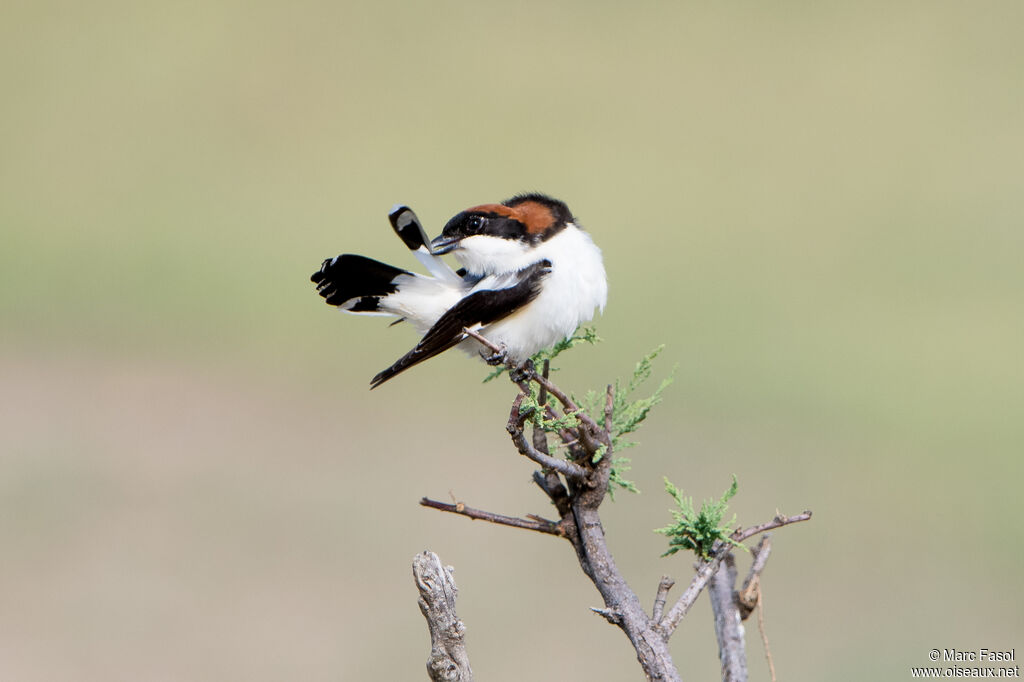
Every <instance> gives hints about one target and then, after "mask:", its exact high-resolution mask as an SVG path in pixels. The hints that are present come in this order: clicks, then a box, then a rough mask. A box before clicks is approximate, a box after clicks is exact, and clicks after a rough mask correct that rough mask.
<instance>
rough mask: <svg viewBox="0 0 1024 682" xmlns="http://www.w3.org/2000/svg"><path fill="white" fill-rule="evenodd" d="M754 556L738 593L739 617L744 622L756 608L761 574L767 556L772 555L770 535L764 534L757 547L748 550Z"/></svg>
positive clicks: (766, 561)
mask: <svg viewBox="0 0 1024 682" xmlns="http://www.w3.org/2000/svg"><path fill="white" fill-rule="evenodd" d="M750 553H751V554H753V555H754V561H753V562H752V563H751V565H750V571H749V572H748V573H747V577H746V579H744V581H743V587H742V588H740V591H739V600H740V615H741V616H742V617H743V620H746V619H747V618H748V617H749V616H750V614H751V613H752V612H753V610H754V607H755V606H757V601H758V595H759V594H760V584H761V572H762V571H764V567H765V565H766V564H767V563H768V556H769V555H770V554H771V553H772V534H771V533H765V534H764V535H762V536H761V541H760V542H759V543H757V547H755V548H753V549H752V550H750Z"/></svg>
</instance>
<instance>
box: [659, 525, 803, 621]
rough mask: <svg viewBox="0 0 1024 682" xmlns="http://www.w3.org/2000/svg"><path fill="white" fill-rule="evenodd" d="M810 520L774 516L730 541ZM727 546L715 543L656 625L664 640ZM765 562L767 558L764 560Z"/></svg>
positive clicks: (713, 570)
mask: <svg viewBox="0 0 1024 682" xmlns="http://www.w3.org/2000/svg"><path fill="white" fill-rule="evenodd" d="M810 518H811V512H810V511H805V512H803V513H802V514H797V515H796V516H784V515H782V514H776V515H775V518H774V519H772V520H771V521H767V522H765V523H762V524H761V525H759V526H751V527H750V528H747V529H745V530H744V529H742V528H741V529H737V530H736V532H735V533H733V534H732V536H731V537H732V539H733V540H734V541H736V542H742V541H743V540H746V539H748V538H751V537H753V536H755V535H757V534H758V533H763V532H765V531H767V530H771V529H773V528H779V527H781V526H785V525H788V524H790V523H798V522H800V521H807V520H808V519H810ZM726 549H727V546H726V544H725V543H724V542H719V543H716V545H715V550H714V557H713V558H712V559H710V560H708V561H702V562H700V563H699V564H698V568H697V574H696V575H695V576H693V580H692V581H691V582H690V586H689V587H687V588H686V591H685V592H683V594H682V595H680V597H679V600H678V601H677V602H676V603H675V605H674V606H673V607H672V609H671V610H670V611H669V612H668V614H667V615H666V616H665V617H664V618H663V619H662V620H661V622H660V623H659V624H658V628H659V629H660V630H661V631H662V633H663V635H664V636H665V638H666V639H667V638H669V637H671V636H672V633H673V632H675V629H676V627H678V626H679V622H680V621H681V620H682V619H683V616H685V615H686V613H687V612H688V611H689V610H690V607H691V606H693V603H694V602H695V601H697V597H698V596H700V592H701V590H703V589H704V586H705V585H707V584H708V580H710V579H711V576H712V575H714V573H715V571H717V570H718V565H719V564H720V563H721V561H722V559H723V558H724V557H725V555H726V554H728V552H727V551H725V550H726ZM765 559H766V560H767V557H766V558H765Z"/></svg>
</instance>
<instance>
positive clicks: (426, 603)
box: [412, 552, 473, 682]
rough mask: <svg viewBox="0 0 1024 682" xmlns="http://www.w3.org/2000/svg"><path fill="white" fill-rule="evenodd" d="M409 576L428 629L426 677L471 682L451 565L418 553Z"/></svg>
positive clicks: (434, 681)
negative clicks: (457, 612) (413, 583)
mask: <svg viewBox="0 0 1024 682" xmlns="http://www.w3.org/2000/svg"><path fill="white" fill-rule="evenodd" d="M412 574H413V577H415V579H416V588H417V589H418V590H419V592H420V599H419V605H420V611H421V612H422V613H423V617H424V618H426V619H427V627H428V628H430V658H429V659H428V660H427V674H428V675H430V679H431V680H433V682H473V670H472V668H470V667H469V656H468V655H467V654H466V645H465V636H466V626H465V625H463V623H462V621H461V620H459V616H458V614H456V613H455V598H456V596H458V593H459V590H458V588H457V587H456V586H455V578H454V577H453V576H452V568H451V566H445V565H443V564H442V563H441V559H440V558H439V557H438V556H437V555H436V554H434V553H433V552H423V553H422V554H417V555H416V557H415V558H413V560H412Z"/></svg>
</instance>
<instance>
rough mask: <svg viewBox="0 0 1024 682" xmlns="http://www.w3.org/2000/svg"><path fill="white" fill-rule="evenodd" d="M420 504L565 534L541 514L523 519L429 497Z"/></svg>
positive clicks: (501, 523) (482, 518)
mask: <svg viewBox="0 0 1024 682" xmlns="http://www.w3.org/2000/svg"><path fill="white" fill-rule="evenodd" d="M420 504H421V505H423V506H424V507H430V508H431V509H439V510H441V511H444V512H450V513H452V514H459V515H461V516H467V517H469V518H471V519H473V520H474V521H488V522H490V523H496V524H498V525H499V526H512V527H514V528H522V529H524V530H533V531H537V532H538V533H547V534H548V535H564V533H563V532H562V528H561V526H559V525H558V524H557V523H556V522H554V521H549V520H547V519H542V518H541V517H539V516H533V515H531V516H530V518H528V519H521V518H519V517H516V516H504V515H502V514H495V513H493V512H489V511H484V510H482V509H473V508H472V507H467V506H466V505H464V504H462V503H461V502H456V503H455V504H448V503H447V502H438V501H437V500H432V499H430V498H429V497H424V498H423V499H421V500H420Z"/></svg>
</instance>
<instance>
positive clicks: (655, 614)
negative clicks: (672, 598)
mask: <svg viewBox="0 0 1024 682" xmlns="http://www.w3.org/2000/svg"><path fill="white" fill-rule="evenodd" d="M675 584H676V581H675V580H672V578H670V577H669V576H667V575H663V576H661V582H660V583H658V593H657V594H656V595H655V596H654V610H653V611H651V620H653V621H654V622H655V623H658V622H660V621H661V616H662V614H663V613H664V612H665V601H666V600H667V599H668V591H669V590H671V589H672V586H673V585H675Z"/></svg>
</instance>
